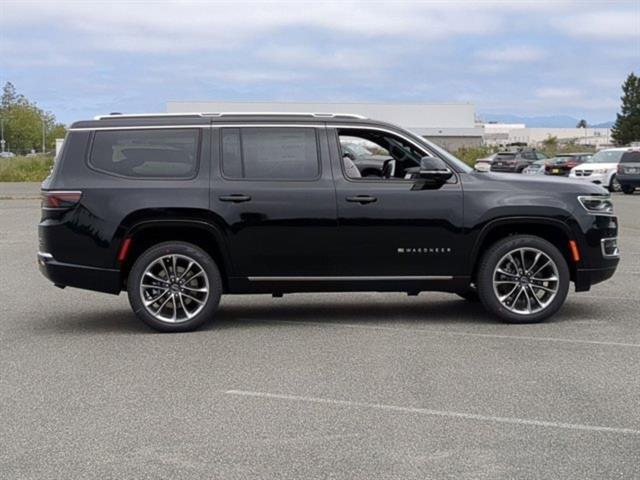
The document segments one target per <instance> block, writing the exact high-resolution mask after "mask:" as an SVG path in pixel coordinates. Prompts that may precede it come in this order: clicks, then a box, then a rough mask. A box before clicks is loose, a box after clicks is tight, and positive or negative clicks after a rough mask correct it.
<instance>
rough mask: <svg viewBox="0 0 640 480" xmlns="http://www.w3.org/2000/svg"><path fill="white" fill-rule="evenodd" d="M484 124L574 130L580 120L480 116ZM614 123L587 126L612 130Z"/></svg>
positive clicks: (556, 117) (551, 116)
mask: <svg viewBox="0 0 640 480" xmlns="http://www.w3.org/2000/svg"><path fill="white" fill-rule="evenodd" d="M480 118H481V119H482V121H483V122H485V123H488V122H499V123H524V124H525V125H526V126H527V127H546V128H574V127H575V126H576V125H577V124H578V122H579V121H580V119H579V118H574V117H571V116H569V115H546V116H538V117H521V116H519V115H509V114H500V113H486V114H482V113H481V114H480ZM613 123H614V122H613V121H609V122H602V123H596V124H593V125H592V124H591V123H589V120H588V119H587V124H588V125H589V127H592V128H611V127H612V126H613Z"/></svg>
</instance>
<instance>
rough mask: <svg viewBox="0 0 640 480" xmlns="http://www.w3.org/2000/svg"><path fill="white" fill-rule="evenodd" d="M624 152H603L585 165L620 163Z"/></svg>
mask: <svg viewBox="0 0 640 480" xmlns="http://www.w3.org/2000/svg"><path fill="white" fill-rule="evenodd" d="M623 154H624V150H601V151H600V152H598V153H596V154H595V155H594V156H593V157H591V158H590V159H589V160H587V161H586V162H585V163H618V162H619V161H620V158H621V157H622V155H623Z"/></svg>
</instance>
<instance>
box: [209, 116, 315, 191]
mask: <svg viewBox="0 0 640 480" xmlns="http://www.w3.org/2000/svg"><path fill="white" fill-rule="evenodd" d="M222 171H223V173H224V175H225V176H226V177H228V178H233V179H247V180H312V179H315V178H318V176H319V175H320V165H319V156H318V141H317V139H316V132H315V129H313V128H304V127H300V128H298V127H293V128H289V127H287V128H284V127H283V128H279V127H255V128H223V129H222Z"/></svg>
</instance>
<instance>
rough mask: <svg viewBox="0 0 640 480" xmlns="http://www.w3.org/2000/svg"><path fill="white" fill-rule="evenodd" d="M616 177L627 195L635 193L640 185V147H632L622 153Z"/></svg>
mask: <svg viewBox="0 0 640 480" xmlns="http://www.w3.org/2000/svg"><path fill="white" fill-rule="evenodd" d="M616 178H617V179H618V182H620V187H621V188H622V191H623V192H624V193H626V194H627V195H631V194H633V192H635V190H636V188H638V187H640V148H638V147H636V148H630V149H629V150H628V151H626V152H624V153H623V154H622V157H620V163H619V164H618V173H617V175H616Z"/></svg>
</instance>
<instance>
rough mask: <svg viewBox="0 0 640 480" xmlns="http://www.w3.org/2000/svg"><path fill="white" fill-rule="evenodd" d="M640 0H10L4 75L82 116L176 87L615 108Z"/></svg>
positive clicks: (63, 116)
mask: <svg viewBox="0 0 640 480" xmlns="http://www.w3.org/2000/svg"><path fill="white" fill-rule="evenodd" d="M632 71H635V73H636V74H640V0H629V1H606V2H605V1H586V0H583V1H563V0H558V1H545V0H538V1H535V2H530V1H426V2H417V1H413V2H401V1H396V2H374V1H368V2H350V1H342V2H321V1H314V2H304V1H298V2H240V1H237V2H214V1H135V0H134V1H131V0H129V1H118V0H110V1H90V0H85V1H82V0H75V1H70V0H66V1H64V0H63V1H29V0H20V1H15V0H0V82H2V84H4V82H6V81H11V82H12V83H13V84H14V85H15V87H16V88H17V90H18V91H19V92H20V93H23V94H25V95H26V96H27V97H28V98H29V99H31V100H34V101H36V102H37V103H38V105H39V106H40V107H41V108H43V109H45V110H49V111H51V112H53V113H54V114H55V115H56V116H57V118H58V120H60V121H62V122H64V123H70V122H72V121H74V120H79V119H86V118H91V117H93V116H95V115H99V114H104V113H109V112H113V111H119V112H128V113H135V112H163V111H165V110H166V102H167V101H170V100H185V101H187V100H188V101H196V100H214V101H225V100H226V101H321V102H324V101H326V102H347V101H349V102H444V103H450V102H471V103H473V104H475V106H476V110H477V112H479V113H481V114H486V115H490V114H513V115H521V116H546V115H569V116H573V117H576V118H585V119H587V121H588V122H589V123H599V122H605V121H609V120H614V119H615V114H616V112H617V111H618V110H619V107H620V95H621V84H622V82H623V81H624V79H625V78H626V76H627V75H628V74H629V73H630V72H632Z"/></svg>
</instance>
